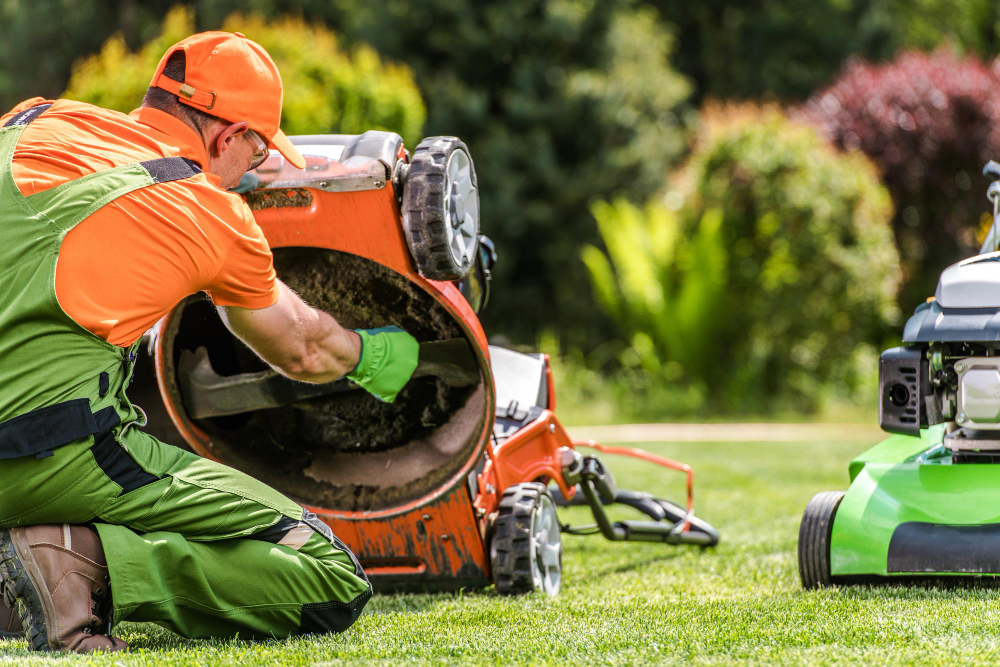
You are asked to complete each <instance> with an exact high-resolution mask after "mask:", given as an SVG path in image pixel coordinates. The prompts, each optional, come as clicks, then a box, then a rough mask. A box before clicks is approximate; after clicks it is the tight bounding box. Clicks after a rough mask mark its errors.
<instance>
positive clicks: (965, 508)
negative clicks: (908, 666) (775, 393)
mask: <svg viewBox="0 0 1000 667" xmlns="http://www.w3.org/2000/svg"><path fill="white" fill-rule="evenodd" d="M983 173H984V174H985V175H987V176H988V177H989V178H990V179H991V180H992V181H993V182H992V183H991V185H990V187H989V190H988V192H987V196H988V197H989V199H990V201H992V202H993V227H992V228H991V229H990V232H989V234H988V236H987V238H986V242H985V244H984V245H983V248H982V250H981V251H980V254H979V255H976V256H974V257H971V258H969V259H966V260H964V261H961V262H959V263H957V264H954V265H952V266H950V267H948V268H947V269H945V271H944V272H943V273H942V274H941V277H940V279H939V281H938V286H937V291H936V293H935V296H934V298H933V299H929V300H928V301H927V303H923V304H921V305H920V306H918V307H917V309H916V310H915V312H914V313H913V316H912V317H911V318H910V319H909V321H908V322H907V323H906V327H905V329H904V330H903V345H902V346H901V347H895V348H892V349H889V350H886V351H885V352H883V353H882V355H881V357H880V359H879V392H880V393H879V425H880V426H881V427H882V429H883V430H884V431H887V432H889V433H892V434H893V435H892V436H891V437H889V438H887V439H886V440H884V441H882V442H881V443H879V444H878V445H876V446H875V447H873V448H872V449H870V450H868V451H867V452H865V453H864V454H862V455H861V456H859V457H858V458H856V459H854V460H853V461H851V464H850V477H851V486H850V488H849V489H848V490H847V492H846V493H844V492H842V491H827V492H824V493H820V494H817V495H816V496H815V497H814V498H813V499H812V500H811V501H810V502H809V505H808V506H807V507H806V510H805V514H804V516H803V517H802V524H801V527H800V530H799V574H800V575H801V577H802V585H803V586H804V587H806V588H817V587H820V586H829V585H831V584H852V583H873V582H878V581H900V580H912V579H917V578H919V579H924V578H932V579H943V578H952V579H954V578H957V577H963V576H964V577H969V576H991V575H998V574H1000V252H997V247H998V241H1000V215H998V213H1000V164H997V163H995V162H993V161H990V163H989V164H987V165H986V167H985V168H984V169H983Z"/></svg>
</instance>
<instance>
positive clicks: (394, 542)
mask: <svg viewBox="0 0 1000 667" xmlns="http://www.w3.org/2000/svg"><path fill="white" fill-rule="evenodd" d="M292 140H293V142H294V143H296V145H297V146H298V147H299V150H300V151H301V152H302V153H303V155H304V156H305V157H306V161H307V167H306V169H304V170H299V169H295V168H294V167H292V166H291V165H288V164H286V163H285V162H284V161H283V159H282V158H281V156H280V155H272V156H271V158H269V160H268V161H267V162H265V163H264V164H263V165H261V167H259V168H258V169H257V171H256V173H255V174H254V175H253V176H254V178H253V179H250V182H249V184H247V185H248V191H247V192H246V193H245V194H244V196H245V197H246V200H247V202H248V204H249V205H250V207H251V208H252V209H253V211H254V215H255V217H256V219H257V222H258V223H259V224H260V226H261V228H262V230H263V231H264V234H265V236H266V237H267V239H268V241H269V243H270V245H271V248H272V250H273V252H274V258H275V269H276V272H277V274H278V276H279V278H281V280H283V281H284V282H285V283H287V284H288V285H289V286H290V287H291V288H292V289H294V290H296V291H297V292H298V293H299V294H301V295H302V296H303V297H304V298H305V300H306V301H307V302H309V303H310V304H312V305H314V306H316V307H319V308H322V309H324V310H326V311H327V312H330V313H331V314H332V315H334V317H336V318H337V320H338V321H339V322H340V323H341V324H343V325H344V326H346V327H349V328H373V327H379V326H385V325H390V324H394V325H397V326H400V327H402V328H403V329H404V330H406V331H408V332H410V333H411V334H413V335H414V336H415V337H416V338H417V340H418V341H420V342H421V366H420V367H418V371H419V370H420V368H423V369H424V374H423V375H422V376H421V377H416V375H421V373H419V372H418V373H417V374H415V377H414V379H412V380H411V381H410V383H409V384H408V385H407V386H406V388H404V389H403V391H402V392H401V393H400V395H399V397H398V399H397V400H396V401H395V402H394V403H391V404H390V403H383V402H380V401H378V400H377V399H375V398H374V397H372V396H370V395H369V394H367V393H366V392H364V391H360V390H358V389H357V388H356V387H354V386H353V385H351V383H349V382H347V381H346V380H343V381H338V382H337V383H329V385H307V383H297V382H293V381H290V380H287V379H285V378H282V377H276V376H275V374H274V373H273V372H271V371H270V370H269V369H268V368H267V367H266V366H265V365H264V364H263V362H261V361H260V360H259V359H258V358H257V357H256V355H254V354H253V353H252V352H251V351H250V350H249V349H247V348H246V347H245V346H244V345H243V344H242V343H240V342H239V341H238V340H237V339H235V338H234V337H233V336H232V335H231V334H229V332H228V331H227V330H226V329H225V327H224V326H223V325H222V323H221V321H220V320H219V318H218V316H217V314H216V312H215V308H214V307H213V306H212V304H211V303H210V302H209V301H208V300H207V299H206V298H205V297H202V296H196V297H191V298H189V299H187V300H185V301H184V302H182V303H180V304H179V305H178V306H177V307H176V308H175V309H174V310H173V311H172V312H171V313H170V314H169V315H168V316H167V317H166V318H164V320H162V321H161V322H160V323H159V324H158V325H157V328H156V329H155V332H154V335H153V337H152V339H151V350H152V354H153V356H154V361H155V382H156V390H153V389H151V378H150V377H148V376H147V377H145V378H144V377H142V376H140V377H139V378H138V382H137V385H138V386H136V387H135V389H134V391H132V392H131V393H133V394H135V395H136V396H137V398H136V401H137V402H140V403H141V404H142V405H144V406H145V405H151V406H152V407H151V408H150V409H148V410H147V412H149V413H150V426H149V428H148V429H147V430H150V432H151V433H152V434H153V435H156V436H158V437H160V438H161V439H163V440H165V441H167V442H171V441H174V442H176V441H177V436H179V437H180V438H182V439H183V441H184V442H185V443H186V444H187V445H188V446H190V447H191V449H193V450H194V451H195V452H197V453H199V454H201V455H202V456H206V457H208V458H212V459H215V460H218V461H222V462H224V463H226V464H228V465H232V466H233V467H235V468H238V469H240V470H243V471H245V472H247V473H249V474H251V475H253V476H255V477H257V478H258V479H261V480H263V481H265V482H267V483H268V484H270V485H272V486H274V487H275V488H277V489H279V490H280V491H282V492H284V493H286V494H288V495H289V496H290V497H293V498H295V499H296V500H298V501H299V502H301V503H302V504H303V505H305V506H307V507H309V508H310V509H311V510H312V511H314V512H316V513H317V514H318V515H319V516H320V517H321V518H322V519H323V520H324V521H326V522H327V523H329V524H330V526H331V527H332V528H333V530H334V532H335V533H336V534H337V535H338V537H340V538H341V539H342V540H343V541H344V542H345V543H347V545H348V546H349V547H350V548H351V549H352V550H353V551H354V553H355V554H356V555H357V556H358V558H359V559H360V561H361V563H362V565H363V566H364V568H365V570H366V571H367V572H368V574H369V576H370V577H371V579H372V582H373V584H374V585H375V586H376V588H377V589H379V590H391V589H397V590H398V589H411V590H412V589H424V590H427V589H431V590H438V589H455V588H459V587H463V586H476V587H481V586H486V585H489V584H490V583H496V584H497V587H498V589H499V590H500V591H501V592H504V593H523V592H529V591H532V590H544V591H547V592H549V593H555V592H557V591H558V590H559V586H560V581H561V562H562V559H561V534H562V532H563V529H565V528H567V527H563V526H561V525H560V522H559V521H558V517H557V514H556V509H555V506H556V504H557V503H558V504H566V503H578V504H579V503H586V504H589V505H590V506H591V508H592V509H593V511H594V515H595V518H596V524H594V526H591V527H583V528H578V529H573V528H569V529H568V530H569V532H576V533H578V534H590V533H594V532H599V533H601V534H603V535H605V536H606V537H608V538H609V539H614V540H647V541H658V542H664V543H668V544H683V543H688V544H695V545H700V546H711V545H714V544H715V543H716V542H717V541H718V536H717V534H716V533H715V531H714V530H713V529H712V528H711V526H709V525H708V524H706V523H704V522H702V521H701V520H699V519H697V518H695V517H694V514H693V505H692V501H691V482H692V475H693V473H692V472H691V470H690V468H688V467H687V466H684V465H683V464H678V463H674V462H672V461H669V460H666V459H663V458H662V457H656V456H654V455H651V454H647V453H645V452H640V451H638V450H628V449H621V448H604V447H602V446H600V445H598V444H597V443H593V442H586V443H582V442H574V441H572V440H571V439H570V438H569V436H568V435H567V433H566V431H565V430H564V429H563V427H562V425H561V424H560V423H559V421H558V419H557V418H556V416H555V412H554V410H555V407H556V397H555V388H554V387H553V384H552V374H551V370H550V367H549V363H548V358H547V357H546V356H545V355H540V354H522V353H519V352H515V351H512V350H507V349H504V348H498V347H492V346H490V345H489V344H488V343H487V339H486V334H485V333H484V331H483V329H482V326H481V324H480V322H479V319H478V317H477V315H476V313H477V311H478V309H479V308H481V307H482V305H483V304H484V302H485V300H486V298H487V297H488V293H489V270H490V267H491V265H492V262H493V261H494V260H495V254H494V253H493V250H492V244H491V243H490V242H489V240H488V239H486V238H485V237H483V236H481V234H480V230H479V200H478V183H477V181H476V175H475V169H474V167H473V163H472V159H471V157H470V155H469V151H468V148H467V147H466V146H465V145H464V144H463V143H462V142H461V141H459V140H457V139H455V138H453V137H434V138H430V139H426V140H424V141H423V142H422V143H421V144H420V145H419V146H418V147H417V148H416V149H415V151H414V153H413V155H412V157H411V156H410V155H409V153H408V152H407V151H406V150H405V149H404V146H403V143H402V140H401V139H400V137H399V136H398V135H395V134H393V133H388V132H367V133H365V134H362V135H357V136H355V135H315V136H304V137H293V139H292ZM425 350H426V353H425ZM294 385H298V386H294ZM157 393H158V394H159V396H157V395H156V394H157ZM160 397H162V401H160V400H158V399H159V398H160ZM241 406H243V407H244V408H245V409H241ZM579 448H583V449H584V451H586V450H587V449H588V448H589V449H597V450H600V449H603V450H604V451H605V452H608V453H614V454H624V455H629V456H638V457H640V458H645V459H646V460H649V461H651V462H653V463H655V464H659V465H663V466H666V467H669V468H674V469H678V470H681V471H683V472H685V473H686V474H687V475H688V501H687V504H686V505H684V506H680V505H675V504H673V503H670V502H667V501H663V500H660V499H657V498H654V497H652V496H650V495H648V494H643V493H636V492H628V491H619V490H618V489H617V488H616V487H615V484H614V480H613V479H612V477H611V475H610V473H609V472H608V471H607V470H606V468H605V467H604V465H603V463H601V461H600V460H599V459H598V458H596V457H595V456H592V455H585V454H584V453H583V452H580V451H578V449H579ZM550 488H551V490H550ZM613 502H624V503H626V504H629V505H631V506H633V507H635V508H637V509H639V510H640V511H642V512H643V513H645V514H646V516H647V517H649V519H648V520H645V521H618V522H612V521H610V520H609V519H608V518H607V515H606V514H605V512H604V509H603V508H604V505H606V504H609V503H613Z"/></svg>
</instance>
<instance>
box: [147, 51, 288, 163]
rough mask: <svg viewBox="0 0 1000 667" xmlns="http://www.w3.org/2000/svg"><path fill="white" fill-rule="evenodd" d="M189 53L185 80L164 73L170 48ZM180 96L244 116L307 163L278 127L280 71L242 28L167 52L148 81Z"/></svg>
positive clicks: (274, 144) (232, 117)
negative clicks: (240, 30) (178, 79)
mask: <svg viewBox="0 0 1000 667" xmlns="http://www.w3.org/2000/svg"><path fill="white" fill-rule="evenodd" d="M178 49H181V50H183V51H184V54H185V58H186V67H185V70H184V82H183V83H181V82H180V81H174V80H173V79H171V78H169V77H166V76H163V68H164V67H166V64H167V59H168V58H169V57H170V55H171V54H172V53H174V52H175V51H177V50H178ZM149 85H150V86H154V87H156V88H162V89H163V90H166V91H168V92H171V93H173V94H174V95H177V97H178V98H179V99H180V101H181V102H183V103H184V104H187V105H189V106H192V107H194V108H195V109H198V110H199V111H204V112H205V113H207V114H211V115H213V116H217V117H218V118H222V119H223V120H228V121H229V122H231V123H238V122H240V121H246V122H247V123H248V124H249V125H250V129H252V130H254V131H255V132H257V133H258V134H259V135H261V136H262V137H264V139H265V140H266V141H267V143H268V146H269V147H270V148H274V149H277V150H278V152H280V153H281V154H282V155H284V156H285V159H287V160H288V161H289V162H291V163H292V164H293V165H295V166H296V167H298V168H299V169H304V168H305V166H306V161H305V158H303V157H302V154H301V153H299V151H298V149H297V148H295V146H294V145H292V142H291V141H289V139H288V137H287V136H285V133H284V132H282V131H281V128H280V127H279V125H280V123H281V95H282V93H281V75H280V74H278V67H277V65H275V64H274V61H273V60H271V56H269V55H268V53H267V51H265V50H264V47H262V46H261V45H260V44H257V43H256V42H253V41H251V40H249V39H247V38H246V36H245V35H244V34H243V33H240V32H218V31H212V32H202V33H198V34H197V35H191V36H190V37H188V38H187V39H182V40H181V41H179V42H177V43H176V44H174V45H173V46H171V47H170V48H169V49H167V52H166V53H164V54H163V58H161V59H160V64H159V65H157V66H156V72H155V73H154V74H153V80H152V81H151V82H150V84H149Z"/></svg>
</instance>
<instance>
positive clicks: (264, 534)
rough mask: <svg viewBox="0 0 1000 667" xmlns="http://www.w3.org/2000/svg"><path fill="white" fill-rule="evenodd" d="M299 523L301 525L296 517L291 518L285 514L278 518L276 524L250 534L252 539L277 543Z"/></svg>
mask: <svg viewBox="0 0 1000 667" xmlns="http://www.w3.org/2000/svg"><path fill="white" fill-rule="evenodd" d="M297 525H299V522H298V521H296V520H295V519H289V518H288V517H287V516H283V517H281V518H280V519H278V521H277V523H275V524H274V525H271V526H268V527H267V528H265V529H264V530H261V531H258V532H256V533H254V534H253V535H250V539H252V540H262V541H264V542H270V543H271V544H277V543H278V542H280V541H281V540H282V539H284V537H285V535H287V534H288V531H290V530H291V529H292V528H295V527H296V526H297Z"/></svg>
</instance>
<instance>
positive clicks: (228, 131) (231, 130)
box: [212, 121, 250, 157]
mask: <svg viewBox="0 0 1000 667" xmlns="http://www.w3.org/2000/svg"><path fill="white" fill-rule="evenodd" d="M249 128H250V124H249V123H247V122H246V121H240V122H239V123H233V124H232V125H227V126H225V127H224V128H222V129H221V130H220V131H219V133H218V134H217V135H215V141H214V142H213V144H212V148H213V149H214V150H215V155H216V157H218V156H221V155H222V154H223V153H225V152H226V150H228V149H229V147H230V146H232V145H233V142H235V141H236V139H237V137H238V136H239V135H241V134H243V133H244V132H246V131H247V130H248V129H249Z"/></svg>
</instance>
